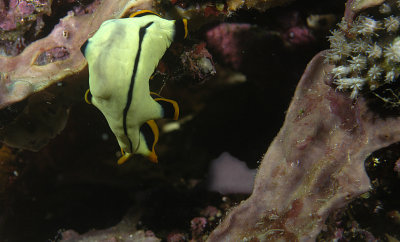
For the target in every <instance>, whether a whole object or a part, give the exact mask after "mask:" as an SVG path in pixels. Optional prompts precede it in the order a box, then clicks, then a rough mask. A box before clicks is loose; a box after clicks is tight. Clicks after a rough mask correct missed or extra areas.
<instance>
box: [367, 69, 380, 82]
mask: <svg viewBox="0 0 400 242" xmlns="http://www.w3.org/2000/svg"><path fill="white" fill-rule="evenodd" d="M382 71H383V70H382V68H380V67H378V66H376V65H374V66H373V67H371V68H370V69H369V70H368V74H367V75H368V77H369V78H371V79H372V80H376V79H378V78H380V77H381V75H382Z"/></svg>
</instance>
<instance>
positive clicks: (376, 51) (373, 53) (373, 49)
mask: <svg viewBox="0 0 400 242" xmlns="http://www.w3.org/2000/svg"><path fill="white" fill-rule="evenodd" d="M366 53H367V55H368V57H369V58H371V57H372V58H375V59H379V58H381V57H382V48H381V47H380V46H379V45H378V44H376V43H375V44H374V45H373V46H369V47H368V50H367V51H366Z"/></svg>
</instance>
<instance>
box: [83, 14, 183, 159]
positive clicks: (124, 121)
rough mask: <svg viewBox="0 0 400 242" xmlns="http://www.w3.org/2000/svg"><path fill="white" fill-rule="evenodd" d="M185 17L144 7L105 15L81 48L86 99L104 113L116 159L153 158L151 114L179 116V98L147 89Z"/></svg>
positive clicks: (180, 36)
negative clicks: (115, 143)
mask: <svg viewBox="0 0 400 242" xmlns="http://www.w3.org/2000/svg"><path fill="white" fill-rule="evenodd" d="M187 33H188V30H187V20H186V19H182V20H166V19H163V18H161V17H160V16H159V15H158V14H156V13H154V12H152V11H149V10H142V11H139V12H136V13H134V14H132V15H131V16H130V17H129V18H123V19H111V20H107V21H105V22H104V23H103V24H102V25H101V26H100V28H99V29H98V31H97V32H96V33H95V34H94V36H93V37H92V38H90V39H88V40H87V41H86V42H85V43H84V44H83V46H82V47H81V51H82V53H83V55H84V56H85V58H86V60H87V62H88V68H89V90H88V91H87V92H86V94H85V100H86V101H87V102H88V103H91V104H93V105H94V106H96V107H97V108H98V109H99V110H100V111H101V112H102V113H103V115H104V116H105V118H106V120H107V122H108V124H109V126H110V128H111V130H112V131H113V133H114V135H115V136H116V138H117V141H118V143H119V146H120V147H121V152H122V157H121V158H120V159H119V160H118V164H122V163H124V162H125V161H127V160H128V159H129V158H130V157H132V155H133V154H141V155H143V156H146V157H148V158H149V160H150V161H152V162H155V163H157V162H158V159H157V155H156V153H155V150H154V146H155V145H156V143H157V141H158V136H159V131H158V127H157V124H156V123H155V121H154V120H155V119H160V118H172V119H174V120H176V119H178V116H179V107H178V104H177V102H175V101H173V100H169V99H166V98H163V97H161V96H160V95H158V94H157V93H152V92H150V88H149V80H150V77H151V75H152V74H153V72H154V70H155V68H156V67H157V65H158V63H159V61H160V59H161V58H162V57H163V55H164V53H165V51H166V50H167V49H168V48H169V46H170V45H171V43H172V42H173V41H175V40H179V39H184V38H186V36H187Z"/></svg>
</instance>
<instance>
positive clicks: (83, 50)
mask: <svg viewBox="0 0 400 242" xmlns="http://www.w3.org/2000/svg"><path fill="white" fill-rule="evenodd" d="M88 43H89V40H86V41H85V43H83V45H82V46H81V52H82V54H83V56H85V50H86V46H87V45H88Z"/></svg>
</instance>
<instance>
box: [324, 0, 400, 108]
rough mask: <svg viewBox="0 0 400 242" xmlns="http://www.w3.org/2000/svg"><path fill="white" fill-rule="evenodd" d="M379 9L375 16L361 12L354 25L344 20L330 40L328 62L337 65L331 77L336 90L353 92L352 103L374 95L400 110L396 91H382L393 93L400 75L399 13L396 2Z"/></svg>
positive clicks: (349, 20)
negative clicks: (399, 65)
mask: <svg viewBox="0 0 400 242" xmlns="http://www.w3.org/2000/svg"><path fill="white" fill-rule="evenodd" d="M382 6H383V8H382ZM376 8H379V11H377V12H378V14H375V15H374V16H367V13H366V12H361V13H360V14H359V15H358V16H357V18H356V19H355V20H354V21H351V19H345V18H344V19H343V20H342V22H341V23H339V24H338V25H339V27H340V28H339V30H334V31H332V35H331V36H330V37H329V41H330V47H331V48H330V50H329V52H328V53H327V56H326V61H327V62H329V63H331V64H334V65H336V68H334V69H333V70H332V75H333V76H334V80H333V82H334V83H335V84H336V85H337V89H339V90H345V91H347V90H348V91H350V92H351V94H350V96H351V98H352V99H355V98H357V97H358V95H359V94H360V93H361V94H362V93H373V94H374V95H376V96H377V97H378V98H380V99H381V100H383V101H384V102H386V103H388V104H390V105H391V106H399V105H400V99H399V97H398V93H397V92H396V91H395V90H394V91H393V92H386V93H384V94H382V93H381V92H380V91H381V90H382V89H390V88H391V87H390V85H391V84H392V83H393V82H396V81H397V78H398V76H399V74H400V68H399V67H398V63H399V62H400V39H399V38H398V36H397V34H396V33H397V32H398V30H399V26H400V17H399V16H398V15H399V13H400V9H399V8H398V6H396V4H395V2H393V1H387V2H386V3H385V4H384V5H381V6H380V7H376ZM377 89H378V90H377ZM391 90H393V89H391Z"/></svg>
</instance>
